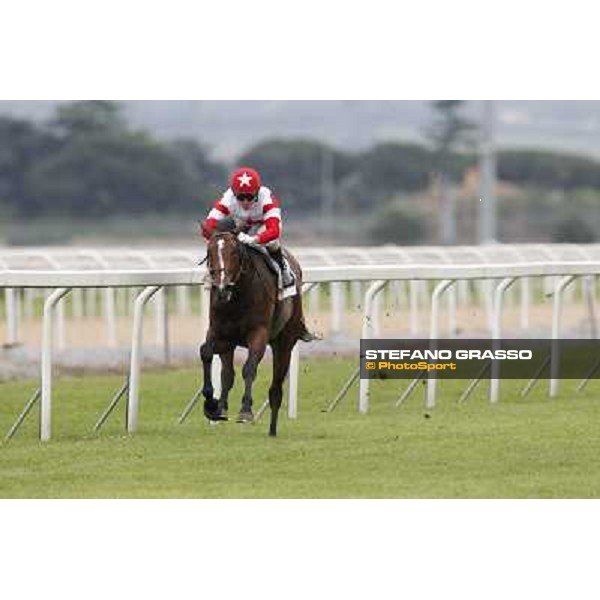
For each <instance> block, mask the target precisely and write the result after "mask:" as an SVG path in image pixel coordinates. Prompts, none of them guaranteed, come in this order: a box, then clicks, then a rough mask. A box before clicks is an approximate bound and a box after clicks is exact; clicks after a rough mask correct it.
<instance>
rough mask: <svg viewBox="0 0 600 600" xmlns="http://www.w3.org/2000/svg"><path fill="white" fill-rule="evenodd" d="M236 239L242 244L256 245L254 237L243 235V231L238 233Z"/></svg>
mask: <svg viewBox="0 0 600 600" xmlns="http://www.w3.org/2000/svg"><path fill="white" fill-rule="evenodd" d="M237 239H238V240H239V241H240V242H241V243H242V244H256V243H257V240H256V236H254V235H248V234H247V233H244V232H243V231H242V232H241V233H238V237H237Z"/></svg>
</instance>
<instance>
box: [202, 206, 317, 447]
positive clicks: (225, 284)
mask: <svg viewBox="0 0 600 600" xmlns="http://www.w3.org/2000/svg"><path fill="white" fill-rule="evenodd" d="M237 234H238V229H237V228H236V224H235V222H234V220H233V219H231V218H228V219H222V220H221V221H220V222H219V226H218V228H217V229H216V230H215V232H214V233H213V234H212V236H211V238H210V239H209V241H208V248H207V260H208V273H209V277H210V282H211V291H210V313H209V314H210V316H209V319H210V320H209V327H208V332H207V335H206V341H205V342H204V343H203V344H202V345H201V346H200V358H201V360H202V367H203V375H204V383H203V387H202V395H203V396H204V415H205V416H206V418H207V419H209V420H211V421H219V420H227V418H228V416H227V411H228V395H229V392H230V391H231V388H232V387H233V382H234V378H235V371H234V366H233V354H234V350H235V348H236V347H237V346H242V347H246V348H248V358H247V359H246V362H245V363H244V366H243V369H242V377H243V378H244V395H243V397H242V406H241V410H240V413H239V415H238V419H237V420H238V422H240V423H245V422H250V421H252V420H253V419H254V416H253V413H252V385H253V383H254V380H255V378H256V373H257V369H258V365H259V363H260V361H261V360H262V358H263V356H264V354H265V351H266V348H267V345H268V344H270V346H271V349H272V354H273V375H272V380H271V386H270V388H269V406H270V409H271V422H270V425H269V435H270V436H276V435H277V416H278V413H279V408H280V406H281V400H282V397H283V382H284V380H285V377H286V375H287V372H288V368H289V364H290V357H291V354H292V349H293V348H294V345H295V344H296V342H297V341H298V340H304V341H309V340H310V339H314V338H313V337H312V336H311V334H309V333H308V331H307V329H306V326H305V324H304V318H303V314H302V295H301V289H302V270H301V268H300V265H299V264H298V261H297V260H296V259H295V258H294V257H293V256H292V255H291V253H290V252H286V255H287V259H288V262H289V265H290V268H291V269H292V271H293V273H294V276H295V279H296V283H295V285H296V288H297V293H296V295H295V296H292V297H289V298H286V299H284V300H282V301H278V286H277V275H276V273H275V272H274V271H273V270H272V269H271V268H270V267H269V266H268V265H267V262H266V261H265V256H264V255H263V254H262V252H261V251H260V250H257V249H255V248H253V247H251V246H247V245H245V244H242V243H241V242H239V241H238V239H237ZM215 354H218V355H219V356H220V358H221V362H222V370H221V397H220V398H214V388H213V384H212V379H211V366H212V360H213V356H214V355H215Z"/></svg>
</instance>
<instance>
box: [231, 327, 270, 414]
mask: <svg viewBox="0 0 600 600" xmlns="http://www.w3.org/2000/svg"><path fill="white" fill-rule="evenodd" d="M267 339H268V333H267V330H266V328H262V327H261V328H260V329H259V330H257V331H255V332H253V333H252V335H251V336H250V338H249V339H248V358H247V359H246V362H245V363H244V367H243V369H242V377H243V378H244V396H243V397H242V409H241V410H240V414H239V416H238V422H239V423H246V422H249V421H252V420H253V419H254V415H253V414H252V384H253V383H254V380H255V379H256V372H257V370H258V364H259V363H260V361H261V360H262V357H263V356H264V355H265V350H266V349H267Z"/></svg>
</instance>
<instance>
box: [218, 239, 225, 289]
mask: <svg viewBox="0 0 600 600" xmlns="http://www.w3.org/2000/svg"><path fill="white" fill-rule="evenodd" d="M224 245H225V242H224V241H223V240H218V241H217V255H218V257H219V290H220V291H223V289H224V288H225V283H224V281H223V280H224V279H225V262H224V260H223V246H224Z"/></svg>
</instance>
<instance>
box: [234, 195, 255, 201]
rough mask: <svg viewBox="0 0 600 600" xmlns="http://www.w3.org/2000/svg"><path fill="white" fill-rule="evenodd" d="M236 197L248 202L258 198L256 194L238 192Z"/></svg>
mask: <svg viewBox="0 0 600 600" xmlns="http://www.w3.org/2000/svg"><path fill="white" fill-rule="evenodd" d="M236 198H237V199H238V200H240V201H241V202H249V201H250V200H252V201H254V202H256V200H258V194H238V195H237V196H236Z"/></svg>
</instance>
